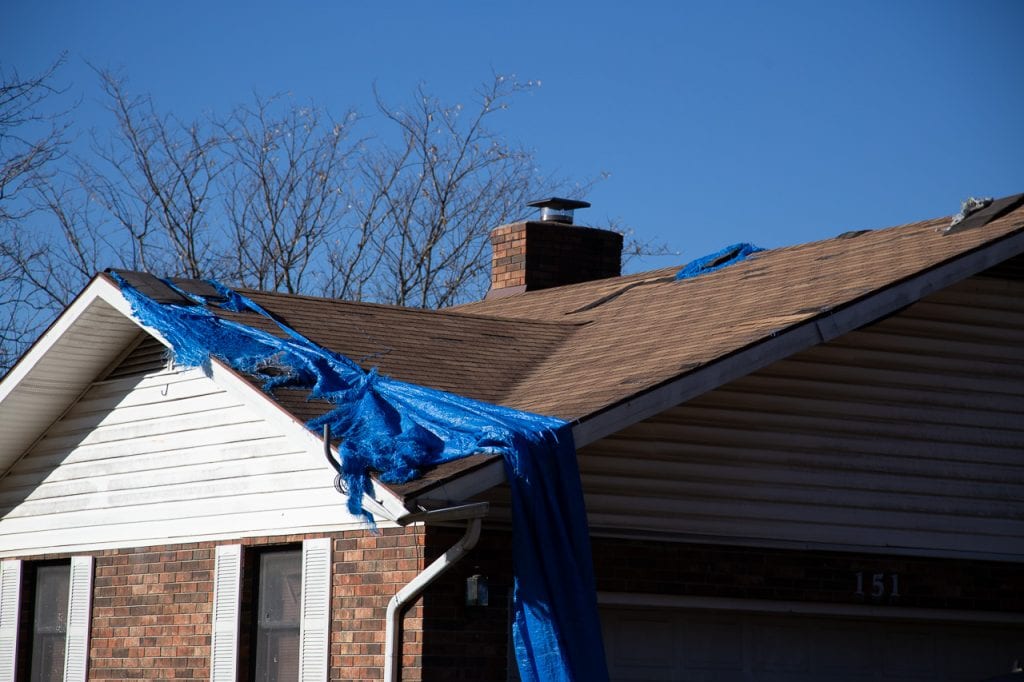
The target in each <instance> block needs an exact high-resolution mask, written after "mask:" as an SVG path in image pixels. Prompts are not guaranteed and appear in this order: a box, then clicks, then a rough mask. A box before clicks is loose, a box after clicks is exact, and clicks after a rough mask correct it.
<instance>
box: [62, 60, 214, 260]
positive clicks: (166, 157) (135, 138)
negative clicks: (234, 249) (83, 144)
mask: <svg viewBox="0 0 1024 682" xmlns="http://www.w3.org/2000/svg"><path fill="white" fill-rule="evenodd" d="M98 74H99V77H100V82H101V87H102V90H103V93H104V94H105V95H106V96H107V107H108V109H109V111H110V112H111V114H113V116H114V121H115V124H116V127H115V128H114V131H113V133H112V134H111V135H109V136H108V137H106V138H104V139H102V140H101V139H96V140H94V146H93V155H94V157H95V160H93V161H81V160H80V161H79V163H78V179H79V182H80V183H81V184H82V186H83V188H84V189H85V190H86V191H87V192H88V193H89V195H90V197H91V198H92V199H94V200H96V201H98V202H99V203H100V204H101V205H102V206H103V207H104V208H105V209H106V210H107V212H108V214H109V217H110V218H111V219H112V220H113V221H114V222H115V224H116V225H117V226H118V227H119V228H120V229H121V230H123V231H124V235H125V236H126V237H127V238H128V239H129V240H130V243H131V245H132V252H133V259H132V262H133V264H134V265H135V266H136V267H139V268H141V269H146V270H155V271H163V272H168V273H174V274H179V275H184V276H187V277H204V276H209V275H211V274H212V271H213V267H212V266H213V264H214V262H215V261H216V257H215V256H214V254H213V248H214V244H215V242H217V241H218V239H219V235H218V234H217V233H216V231H215V230H214V229H213V228H212V226H211V224H210V222H211V221H210V220H209V214H210V210H211V206H210V203H211V200H212V196H211V194H212V192H213V189H214V182H215V179H216V177H217V174H218V173H219V172H220V166H219V165H218V163H217V160H216V151H217V146H218V144H219V140H218V139H217V138H216V137H214V136H213V135H212V134H211V132H210V130H209V126H208V125H206V124H205V123H204V122H202V121H193V122H191V123H188V124H186V123H182V122H181V121H179V120H178V119H176V118H174V117H173V116H170V115H162V114H160V113H158V112H157V111H156V109H155V107H154V105H153V101H152V99H151V98H150V97H148V96H131V95H130V94H129V93H128V92H127V87H126V83H125V81H124V80H123V79H121V78H119V77H117V76H116V75H114V74H112V73H111V72H108V71H99V72H98Z"/></svg>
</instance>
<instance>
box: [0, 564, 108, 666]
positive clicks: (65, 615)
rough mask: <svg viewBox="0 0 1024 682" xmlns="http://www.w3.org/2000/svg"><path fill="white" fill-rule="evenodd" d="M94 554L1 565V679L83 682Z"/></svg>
mask: <svg viewBox="0 0 1024 682" xmlns="http://www.w3.org/2000/svg"><path fill="white" fill-rule="evenodd" d="M92 566H93V562H92V557H72V558H71V560H70V561H62V562H45V563H34V562H22V561H21V560H19V559H8V560H6V561H4V562H3V563H2V564H0V679H4V680H11V679H15V677H17V679H27V680H30V681H31V682H51V681H55V682H85V676H86V672H87V670H88V652H89V617H90V612H91V610H92Z"/></svg>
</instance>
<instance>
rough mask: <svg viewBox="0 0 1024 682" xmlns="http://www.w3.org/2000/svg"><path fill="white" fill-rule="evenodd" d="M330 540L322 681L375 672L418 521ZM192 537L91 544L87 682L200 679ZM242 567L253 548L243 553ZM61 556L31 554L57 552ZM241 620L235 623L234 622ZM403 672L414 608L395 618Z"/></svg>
mask: <svg viewBox="0 0 1024 682" xmlns="http://www.w3.org/2000/svg"><path fill="white" fill-rule="evenodd" d="M327 535H329V536H330V537H332V538H333V539H334V553H333V554H334V556H333V567H332V581H333V585H332V590H331V616H332V620H333V623H332V628H331V640H330V679H332V680H380V679H381V678H382V677H383V666H384V620H385V612H386V609H387V604H388V600H389V599H390V598H391V597H392V596H393V595H394V593H395V592H397V591H398V589H400V588H401V587H402V586H403V585H404V584H406V583H407V582H409V581H410V580H412V578H413V577H414V576H415V575H416V574H417V573H418V572H419V571H420V570H422V567H423V555H424V539H425V534H424V531H423V529H422V528H409V529H405V528H388V529H382V530H381V531H380V533H379V534H374V533H372V532H370V531H367V530H358V531H346V532H341V533H332V534H327ZM324 536H325V534H311V535H290V536H276V537H262V538H246V539H244V540H239V541H231V542H225V543H224V544H236V543H237V544H242V545H243V546H245V547H253V548H260V547H269V546H272V545H284V544H292V543H300V542H301V541H302V540H304V539H307V538H315V537H324ZM217 544H220V543H214V542H201V543H186V544H176V545H162V546H155V547H142V548H131V549H109V550H101V551H97V552H92V553H91V554H92V556H93V557H94V558H95V575H94V583H93V607H92V630H91V633H92V634H91V646H90V651H89V661H90V663H89V680H90V682H105V681H108V680H143V679H176V680H196V681H198V680H203V681H207V680H209V679H210V669H209V656H210V634H211V627H212V625H211V612H212V608H213V570H214V547H215V545H217ZM244 556H245V558H246V561H245V562H244V566H245V568H244V569H243V570H244V571H249V570H252V567H253V566H254V562H253V561H252V557H254V556H255V553H254V552H249V553H244ZM61 558H66V555H50V556H47V557H32V560H36V559H47V560H48V559H61ZM251 583H252V581H247V580H245V578H244V576H243V581H242V585H243V606H242V609H241V611H242V613H241V616H242V621H243V623H245V622H251V620H249V619H250V618H251V615H252V610H251V608H247V607H246V605H247V604H251V603H252V601H251V599H252V592H253V586H252V584H251ZM243 627H244V626H243ZM404 628H405V633H404V642H403V644H404V646H403V651H402V653H403V660H404V663H405V666H406V672H405V676H404V678H403V679H406V680H420V679H421V675H422V670H421V664H420V661H421V652H422V642H423V637H422V633H421V630H422V607H421V606H420V604H419V603H417V604H415V605H413V607H412V608H411V609H410V610H409V611H408V612H407V613H406V618H405V620H404ZM246 640H247V638H246V637H241V638H240V652H239V676H240V679H246V678H247V676H248V654H249V650H248V646H247V642H246Z"/></svg>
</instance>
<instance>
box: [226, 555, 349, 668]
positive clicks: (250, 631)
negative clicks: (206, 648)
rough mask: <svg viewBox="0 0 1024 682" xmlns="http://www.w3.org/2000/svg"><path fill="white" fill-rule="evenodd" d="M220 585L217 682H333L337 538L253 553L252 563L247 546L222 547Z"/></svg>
mask: <svg viewBox="0 0 1024 682" xmlns="http://www.w3.org/2000/svg"><path fill="white" fill-rule="evenodd" d="M213 582H214V587H213V638H212V647H211V648H212V652H211V661H210V667H211V680H212V682H235V679H236V677H239V676H240V677H242V678H247V679H255V680H258V681H259V682H271V681H279V682H285V681H287V682H292V681H294V680H302V682H313V681H314V680H315V681H317V682H319V681H321V680H323V681H326V680H327V660H328V655H327V654H328V634H329V630H330V610H331V609H330V607H331V604H330V601H331V540H330V539H329V538H319V539H314V540H306V541H304V542H303V543H302V547H301V549H299V548H298V547H297V546H296V547H295V548H291V547H286V548H283V549H256V550H247V551H246V557H245V560H244V561H243V557H242V547H241V546H240V545H220V546H218V547H217V549H216V560H215V566H214V577H213ZM243 600H244V602H245V603H244V604H243ZM243 615H244V616H245V618H244V619H243V617H242V616H243ZM243 621H244V622H243ZM239 656H242V657H243V660H241V661H240V660H239Z"/></svg>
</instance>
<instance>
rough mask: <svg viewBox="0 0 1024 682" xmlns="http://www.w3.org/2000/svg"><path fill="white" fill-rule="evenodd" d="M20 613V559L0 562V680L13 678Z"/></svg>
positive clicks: (15, 666) (15, 667) (15, 665)
mask: <svg viewBox="0 0 1024 682" xmlns="http://www.w3.org/2000/svg"><path fill="white" fill-rule="evenodd" d="M20 613H21V561H20V560H18V559H9V560H7V561H4V562H0V680H13V679H14V673H15V671H16V670H17V669H18V668H17V656H18V620H19V616H20Z"/></svg>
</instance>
